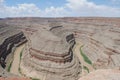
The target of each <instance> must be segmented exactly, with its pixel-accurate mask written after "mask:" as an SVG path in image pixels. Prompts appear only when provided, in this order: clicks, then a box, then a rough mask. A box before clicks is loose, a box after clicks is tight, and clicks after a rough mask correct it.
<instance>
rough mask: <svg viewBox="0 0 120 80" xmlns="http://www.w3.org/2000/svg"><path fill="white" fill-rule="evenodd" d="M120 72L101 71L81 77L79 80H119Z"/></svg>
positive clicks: (112, 70) (113, 70) (114, 70)
mask: <svg viewBox="0 0 120 80" xmlns="http://www.w3.org/2000/svg"><path fill="white" fill-rule="evenodd" d="M119 75H120V71H119V70H117V69H106V70H105V69H101V70H96V71H94V72H91V73H90V74H88V75H86V76H83V77H81V78H80V79H79V80H119V79H120V76H119Z"/></svg>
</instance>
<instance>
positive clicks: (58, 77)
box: [21, 27, 81, 80]
mask: <svg viewBox="0 0 120 80" xmlns="http://www.w3.org/2000/svg"><path fill="white" fill-rule="evenodd" d="M56 28H57V27H56ZM54 32H55V31H53V29H50V30H49V31H45V30H44V29H40V30H39V31H37V32H35V33H34V34H32V35H31V36H30V41H28V45H29V46H28V48H26V51H25V53H24V54H26V55H27V56H25V57H24V58H23V61H22V63H21V69H22V70H23V73H24V74H25V75H26V76H29V74H26V73H27V72H25V69H26V68H27V69H29V70H28V71H31V69H32V67H34V69H32V71H31V72H30V74H32V73H33V72H34V71H35V72H36V73H38V76H37V77H38V78H40V79H41V77H39V75H43V76H46V80H49V79H52V80H63V79H65V80H75V79H78V78H79V75H80V72H81V67H80V64H79V61H78V60H77V58H76V57H75V56H74V55H73V50H72V49H73V46H74V45H75V38H74V36H73V34H72V33H71V34H70V33H68V32H66V33H61V34H57V33H56V32H55V33H54ZM48 34H49V35H48ZM26 57H27V58H26ZM28 65H30V66H28ZM31 77H35V76H32V75H31Z"/></svg>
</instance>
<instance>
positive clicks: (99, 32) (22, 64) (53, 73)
mask: <svg viewBox="0 0 120 80" xmlns="http://www.w3.org/2000/svg"><path fill="white" fill-rule="evenodd" d="M119 21H120V19H119V18H89V17H88V18H34V17H33V18H32V17H29V18H5V19H1V20H0V64H1V67H0V70H1V71H2V72H1V74H0V76H2V77H4V76H5V77H9V76H13V77H19V76H21V77H28V78H31V79H34V78H35V79H40V80H78V79H79V78H80V80H83V79H84V77H86V76H88V77H89V75H90V76H91V75H92V76H93V75H94V74H97V75H100V74H98V73H99V72H103V73H105V72H107V71H108V73H109V72H110V71H111V72H113V74H111V75H113V76H114V75H115V76H116V77H117V76H118V75H116V74H117V73H116V72H114V70H115V69H116V68H119V67H120V59H119V56H120V23H119ZM22 44H24V45H25V46H24V48H23V49H22V50H20V52H19V53H18V54H19V55H20V56H19V55H18V58H20V61H19V65H18V72H19V74H20V75H16V74H14V73H10V72H11V71H9V68H10V65H12V62H13V58H14V55H15V54H14V52H15V50H16V48H18V47H20V46H21V45H22ZM16 67H17V66H16ZM11 70H12V69H11ZM99 70H100V71H99ZM102 70H103V71H102ZM97 71H98V72H97ZM117 71H118V74H120V73H119V69H117ZM2 73H4V74H2ZM114 73H115V74H114ZM105 74H107V73H105ZM107 76H108V75H107ZM82 77H83V79H82ZM93 77H94V76H93ZM100 77H101V76H100ZM97 78H99V77H97ZM118 78H119V77H118ZM95 79H96V78H95ZM95 79H94V78H92V77H91V80H95ZM84 80H87V78H85V79H84ZM115 80H117V79H115Z"/></svg>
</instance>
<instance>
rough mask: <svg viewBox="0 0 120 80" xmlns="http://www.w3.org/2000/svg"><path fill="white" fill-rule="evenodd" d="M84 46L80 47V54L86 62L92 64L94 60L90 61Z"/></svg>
mask: <svg viewBox="0 0 120 80" xmlns="http://www.w3.org/2000/svg"><path fill="white" fill-rule="evenodd" d="M82 47H83V46H81V47H80V54H81V55H82V57H83V59H84V61H85V62H87V63H88V64H91V65H92V62H91V61H90V59H89V58H88V57H87V56H86V55H85V54H84V53H83V51H82Z"/></svg>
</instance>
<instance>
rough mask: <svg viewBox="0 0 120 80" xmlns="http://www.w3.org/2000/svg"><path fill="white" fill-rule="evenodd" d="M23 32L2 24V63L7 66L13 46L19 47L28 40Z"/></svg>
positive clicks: (0, 29) (0, 42) (0, 37)
mask: <svg viewBox="0 0 120 80" xmlns="http://www.w3.org/2000/svg"><path fill="white" fill-rule="evenodd" d="M26 41H27V40H26V37H25V36H24V34H23V32H21V31H18V30H16V29H14V28H12V27H8V26H5V27H3V26H1V28H0V64H1V66H2V67H3V68H5V66H6V65H5V64H6V63H5V60H6V58H7V56H8V55H9V54H10V53H11V52H12V49H13V47H17V46H19V45H21V44H23V43H24V42H26Z"/></svg>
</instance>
